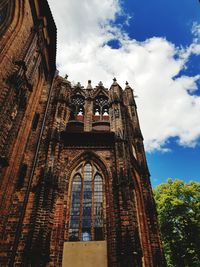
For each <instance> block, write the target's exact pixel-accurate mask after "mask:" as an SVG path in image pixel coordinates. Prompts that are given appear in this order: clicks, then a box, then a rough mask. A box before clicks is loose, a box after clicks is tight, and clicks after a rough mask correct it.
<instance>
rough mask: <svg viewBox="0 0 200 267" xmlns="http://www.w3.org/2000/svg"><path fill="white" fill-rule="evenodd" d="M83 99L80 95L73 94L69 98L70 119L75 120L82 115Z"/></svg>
mask: <svg viewBox="0 0 200 267" xmlns="http://www.w3.org/2000/svg"><path fill="white" fill-rule="evenodd" d="M84 105H85V100H84V98H83V97H82V96H75V97H73V98H72V100H71V110H72V112H71V116H70V120H76V119H78V118H80V117H83V116H84V113H85V111H84Z"/></svg>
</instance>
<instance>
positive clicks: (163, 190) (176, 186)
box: [154, 179, 200, 267]
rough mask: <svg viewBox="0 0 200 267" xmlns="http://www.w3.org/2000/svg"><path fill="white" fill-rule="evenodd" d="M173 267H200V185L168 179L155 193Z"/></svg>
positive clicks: (163, 234) (166, 249)
mask: <svg viewBox="0 0 200 267" xmlns="http://www.w3.org/2000/svg"><path fill="white" fill-rule="evenodd" d="M154 198H155V201H156V206H157V212H158V220H159V224H160V230H161V235H162V240H163V243H164V251H165V257H166V261H167V265H168V266H169V267H199V266H200V183H198V182H190V183H184V182H183V181H181V180H178V179H176V180H172V179H168V181H167V183H163V184H160V185H158V186H157V187H156V188H155V189H154Z"/></svg>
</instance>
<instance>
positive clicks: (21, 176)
mask: <svg viewBox="0 0 200 267" xmlns="http://www.w3.org/2000/svg"><path fill="white" fill-rule="evenodd" d="M26 172H27V164H25V163H23V164H22V165H21V167H20V169H19V173H18V181H17V185H16V189H17V190H20V189H21V188H22V187H23V185H24V179H25V177H26Z"/></svg>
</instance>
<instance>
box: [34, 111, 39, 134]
mask: <svg viewBox="0 0 200 267" xmlns="http://www.w3.org/2000/svg"><path fill="white" fill-rule="evenodd" d="M39 119H40V114H39V113H37V112H36V113H35V115H34V118H33V122H32V130H33V131H36V129H37V126H38V122H39Z"/></svg>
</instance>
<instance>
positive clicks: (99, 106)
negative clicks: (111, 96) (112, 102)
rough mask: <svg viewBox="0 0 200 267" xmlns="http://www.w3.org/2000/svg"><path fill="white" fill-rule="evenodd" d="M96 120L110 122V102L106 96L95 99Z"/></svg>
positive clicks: (94, 112) (94, 111)
mask: <svg viewBox="0 0 200 267" xmlns="http://www.w3.org/2000/svg"><path fill="white" fill-rule="evenodd" d="M93 114H94V119H95V120H109V101H108V98H107V97H105V96H99V97H96V98H95V99H94V109H93Z"/></svg>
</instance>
